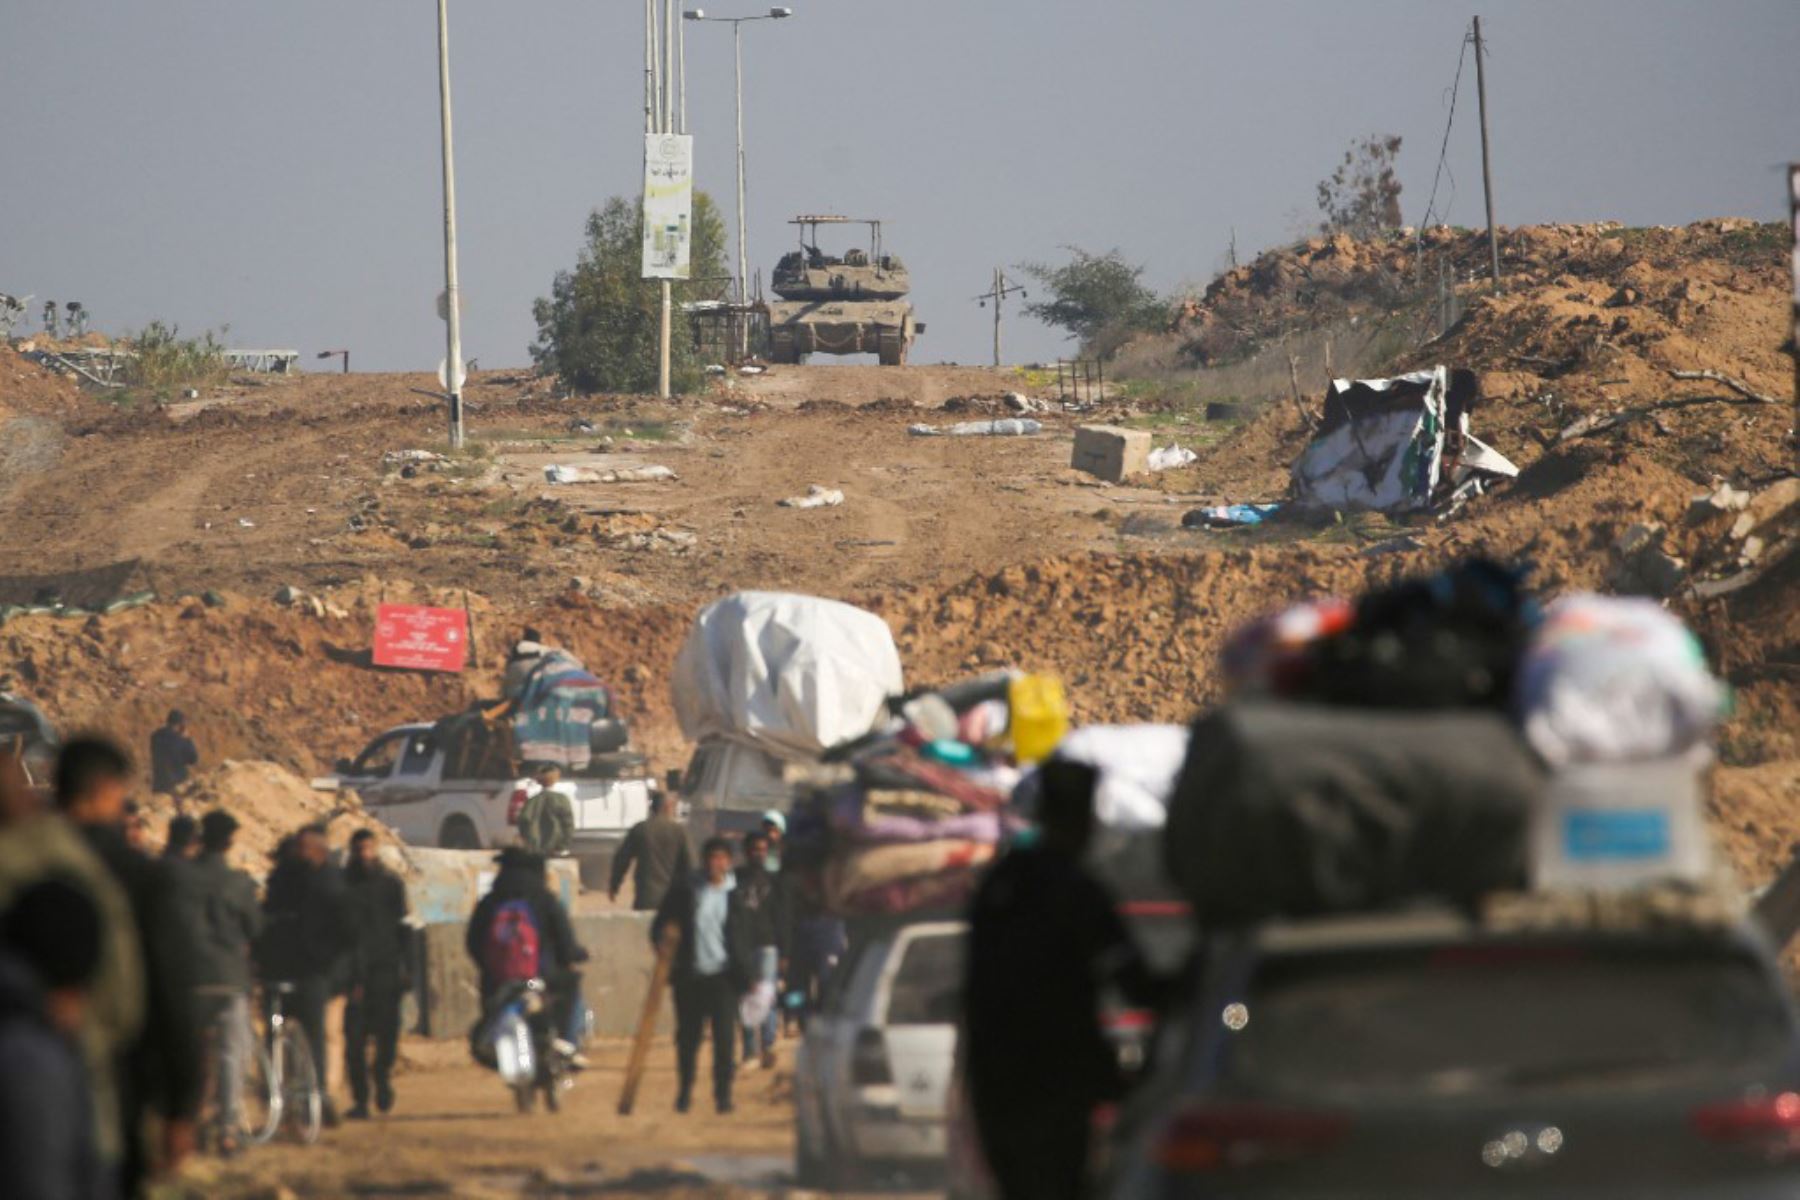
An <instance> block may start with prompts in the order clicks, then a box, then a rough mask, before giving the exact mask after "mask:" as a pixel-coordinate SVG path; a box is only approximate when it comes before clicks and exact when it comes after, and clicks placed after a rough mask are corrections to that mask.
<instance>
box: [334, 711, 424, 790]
mask: <svg viewBox="0 0 1800 1200" xmlns="http://www.w3.org/2000/svg"><path fill="white" fill-rule="evenodd" d="M410 732H411V731H410V730H406V729H390V730H389V731H388V732H386V733H384V734H382V735H381V736H380V737H378V738H376V739H375V740H374V741H372V742H370V743H369V744H368V745H367V746H365V747H363V752H362V753H361V754H359V755H357V756H356V760H355V761H354V762H352V763H351V764H350V768H349V770H347V771H345V772H343V774H342V781H343V783H344V784H345V785H346V786H348V787H352V788H355V789H356V792H357V794H358V795H360V796H361V797H362V798H363V803H365V804H367V805H368V806H369V807H370V808H376V807H379V806H381V805H384V804H386V803H387V800H388V797H389V795H390V793H391V791H392V788H393V783H394V781H393V776H394V768H395V767H396V766H398V765H399V763H400V755H401V752H402V751H403V750H404V749H405V748H406V739H407V737H408V736H409V734H410Z"/></svg>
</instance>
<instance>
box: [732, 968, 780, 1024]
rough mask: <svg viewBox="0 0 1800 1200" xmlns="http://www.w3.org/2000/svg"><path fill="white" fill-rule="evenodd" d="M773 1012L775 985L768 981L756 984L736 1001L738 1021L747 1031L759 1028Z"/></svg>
mask: <svg viewBox="0 0 1800 1200" xmlns="http://www.w3.org/2000/svg"><path fill="white" fill-rule="evenodd" d="M774 1011H775V984H774V983H773V982H772V981H770V980H766V979H765V980H763V981H762V982H761V983H758V984H756V985H755V986H753V987H752V988H751V989H750V990H749V991H747V992H745V993H744V998H743V999H742V1000H739V1001H738V1021H739V1022H740V1023H742V1024H743V1026H744V1027H745V1028H747V1029H758V1028H761V1026H762V1023H763V1022H764V1021H766V1020H768V1019H769V1014H770V1013H772V1012H774Z"/></svg>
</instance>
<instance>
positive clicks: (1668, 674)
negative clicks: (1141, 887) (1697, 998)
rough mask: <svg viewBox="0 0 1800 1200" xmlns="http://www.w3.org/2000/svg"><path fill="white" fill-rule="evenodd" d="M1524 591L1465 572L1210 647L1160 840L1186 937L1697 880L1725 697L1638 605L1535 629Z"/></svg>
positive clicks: (1541, 622)
mask: <svg viewBox="0 0 1800 1200" xmlns="http://www.w3.org/2000/svg"><path fill="white" fill-rule="evenodd" d="M1524 575H1525V572H1524V571H1519V570H1512V569H1509V568H1506V567H1503V566H1500V565H1498V564H1495V563H1492V562H1487V561H1482V560H1473V561H1470V562H1466V563H1463V564H1461V565H1458V566H1456V567H1453V568H1451V569H1450V570H1447V571H1444V572H1441V573H1439V574H1436V575H1432V576H1428V577H1425V578H1421V579H1414V580H1408V581H1405V582H1402V583H1400V584H1398V585H1396V586H1393V587H1390V588H1386V589H1382V590H1379V591H1375V592H1371V593H1369V594H1368V595H1365V596H1363V597H1361V598H1360V599H1358V600H1356V601H1354V602H1347V601H1343V600H1338V599H1322V600H1314V601H1308V602H1306V603H1303V604H1300V605H1296V606H1295V607H1293V608H1291V609H1289V610H1288V611H1286V612H1284V613H1281V614H1278V615H1276V616H1274V617H1271V618H1268V619H1265V620H1263V621H1260V622H1257V623H1256V624H1254V625H1252V626H1250V627H1248V628H1246V629H1244V630H1242V631H1240V632H1239V633H1238V634H1237V635H1236V636H1235V637H1234V638H1233V639H1232V641H1231V642H1230V643H1229V644H1228V646H1227V647H1226V650H1225V652H1224V658H1223V663H1224V667H1225V672H1226V675H1227V680H1228V685H1229V687H1230V689H1231V694H1230V696H1229V698H1228V699H1227V700H1226V701H1225V703H1223V704H1222V705H1220V706H1219V707H1218V708H1217V709H1216V710H1214V711H1212V712H1209V713H1207V714H1205V715H1203V716H1202V717H1201V718H1200V719H1199V720H1197V721H1196V722H1195V723H1194V725H1193V727H1192V730H1191V733H1190V737H1189V741H1188V745H1187V750H1186V759H1185V762H1184V763H1183V766H1182V768H1181V772H1180V777H1179V779H1178V781H1177V782H1176V785H1175V788H1174V793H1173V796H1172V798H1171V800H1170V804H1169V811H1168V820H1167V827H1166V830H1165V836H1164V842H1163V852H1164V863H1165V866H1166V868H1167V870H1168V873H1169V877H1170V879H1171V880H1172V881H1173V882H1174V883H1175V885H1176V886H1177V887H1179V888H1180V890H1181V891H1182V892H1183V894H1184V895H1186V897H1187V898H1188V900H1189V902H1190V903H1191V904H1192V906H1193V909H1194V913H1195V916H1196V918H1197V919H1198V920H1199V921H1200V922H1201V923H1202V925H1205V926H1211V927H1219V926H1230V925H1236V924H1245V923H1250V922H1254V921H1257V920H1261V919H1264V918H1269V917H1278V916H1279V917H1306V916H1313V915H1320V914H1325V913H1331V912H1344V911H1356V910H1367V909H1375V908H1382V907H1387V906H1391V905H1394V904H1399V903H1405V902H1410V901H1413V900H1419V899H1427V898H1429V899H1432V900H1437V901H1443V902H1450V903H1455V904H1461V905H1466V906H1474V905H1476V904H1477V903H1478V902H1480V901H1481V900H1482V899H1483V898H1484V897H1488V896H1492V895H1494V894H1496V893H1506V892H1521V891H1524V890H1525V889H1527V888H1531V887H1536V888H1564V889H1590V890H1594V891H1599V890H1603V889H1612V890H1627V889H1632V888H1639V887H1650V886H1659V887H1660V886H1664V885H1669V884H1675V885H1680V886H1694V887H1700V886H1704V885H1706V884H1708V883H1709V882H1710V881H1712V880H1713V879H1715V878H1716V873H1715V869H1714V864H1713V863H1712V861H1711V857H1710V854H1709V853H1708V846H1707V844H1706V840H1705V831H1704V826H1703V823H1702V820H1701V815H1700V803H1699V793H1700V779H1701V774H1700V772H1701V768H1702V767H1703V766H1704V753H1703V748H1704V745H1705V742H1706V740H1707V738H1708V737H1709V736H1710V735H1711V733H1712V731H1713V728H1714V727H1715V725H1716V723H1717V721H1718V720H1719V718H1720V716H1721V715H1722V713H1723V707H1724V699H1725V698H1724V691H1723V689H1722V687H1721V686H1720V685H1719V684H1718V683H1717V681H1716V680H1714V679H1713V678H1712V676H1711V674H1710V672H1708V670H1707V668H1706V665H1705V663H1704V661H1703V660H1702V658H1701V656H1700V654H1699V651H1698V646H1697V645H1696V644H1695V643H1694V642H1693V639H1692V635H1691V634H1689V633H1688V632H1687V630H1686V629H1684V628H1683V627H1682V626H1681V624H1680V622H1679V621H1678V620H1676V619H1675V618H1674V617H1672V616H1670V615H1669V614H1667V613H1666V612H1663V611H1662V610H1661V609H1660V608H1656V607H1655V606H1654V605H1650V606H1648V607H1645V606H1644V602H1641V601H1636V600H1621V599H1615V598H1609V597H1602V596H1575V597H1570V598H1567V599H1564V600H1561V601H1558V602H1557V603H1555V604H1553V605H1551V606H1550V608H1549V609H1548V611H1547V612H1545V611H1540V610H1539V608H1538V606H1537V605H1536V604H1535V603H1534V602H1533V601H1532V600H1531V599H1530V598H1529V597H1528V596H1527V595H1526V593H1525V591H1524V587H1523V584H1524Z"/></svg>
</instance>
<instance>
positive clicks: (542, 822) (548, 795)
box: [519, 763, 575, 858]
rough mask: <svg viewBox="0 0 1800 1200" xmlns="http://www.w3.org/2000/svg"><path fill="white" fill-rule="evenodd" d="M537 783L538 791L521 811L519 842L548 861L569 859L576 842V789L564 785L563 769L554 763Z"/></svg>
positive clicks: (545, 767)
mask: <svg viewBox="0 0 1800 1200" xmlns="http://www.w3.org/2000/svg"><path fill="white" fill-rule="evenodd" d="M533 782H534V783H535V784H536V785H537V790H536V791H534V792H532V793H531V794H530V795H529V796H527V797H526V798H525V804H524V807H522V808H520V809H519V842H520V844H522V845H523V846H524V847H525V848H526V849H527V850H529V851H531V852H532V853H533V854H542V855H543V856H544V857H546V858H550V857H554V856H557V855H565V854H567V853H569V850H570V848H571V847H572V846H573V845H574V842H575V803H574V801H573V800H572V799H571V798H570V793H571V792H572V791H574V788H573V787H572V786H571V785H569V784H565V783H563V782H562V768H560V767H558V766H556V765H554V764H552V763H544V764H542V765H540V766H539V767H538V769H537V771H536V773H535V776H534V779H533Z"/></svg>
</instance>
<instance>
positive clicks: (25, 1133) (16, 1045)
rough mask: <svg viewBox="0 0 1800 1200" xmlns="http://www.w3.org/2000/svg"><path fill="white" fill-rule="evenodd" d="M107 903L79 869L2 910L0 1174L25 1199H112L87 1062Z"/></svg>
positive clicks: (42, 884) (14, 1193) (11, 1193)
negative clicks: (102, 904) (87, 1030)
mask: <svg viewBox="0 0 1800 1200" xmlns="http://www.w3.org/2000/svg"><path fill="white" fill-rule="evenodd" d="M103 937H104V934H103V931H102V919H101V915H100V910H99V908H98V907H97V906H96V905H95V904H94V902H93V901H92V900H91V899H89V898H88V893H87V890H86V888H85V887H84V886H83V885H82V884H81V883H80V881H78V880H75V879H73V878H71V877H54V876H53V877H51V878H49V879H45V880H43V881H41V882H38V883H34V884H32V885H31V886H30V887H27V888H26V889H25V890H24V891H22V892H20V893H19V894H18V895H17V896H16V897H14V898H13V902H12V904H11V905H10V907H8V908H7V910H6V912H5V913H4V914H3V915H0V1172H3V1176H0V1177H3V1178H4V1180H5V1186H4V1192H5V1195H7V1196H9V1197H17V1198H18V1200H111V1198H112V1197H115V1196H117V1195H118V1192H117V1190H116V1186H115V1184H116V1180H115V1179H113V1178H112V1177H111V1175H110V1172H109V1169H108V1167H107V1166H106V1165H105V1164H104V1163H103V1162H102V1161H101V1158H100V1155H99V1152H98V1149H97V1147H96V1145H95V1139H94V1116H93V1097H92V1094H91V1091H90V1088H89V1085H88V1078H87V1072H86V1070H85V1069H84V1067H83V1065H82V1056H81V1033H82V1029H83V1027H84V1026H85V1023H86V1012H87V1005H88V996H89V993H90V992H91V990H92V988H93V986H94V982H95V980H96V979H97V977H98V975H99V971H100V958H101V946H102V940H103Z"/></svg>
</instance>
